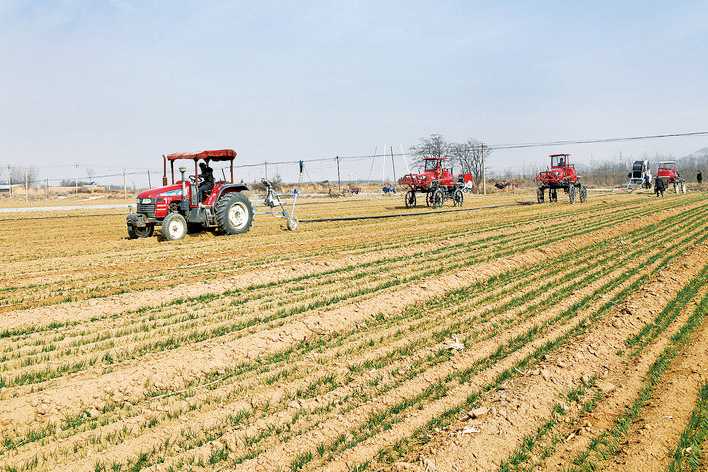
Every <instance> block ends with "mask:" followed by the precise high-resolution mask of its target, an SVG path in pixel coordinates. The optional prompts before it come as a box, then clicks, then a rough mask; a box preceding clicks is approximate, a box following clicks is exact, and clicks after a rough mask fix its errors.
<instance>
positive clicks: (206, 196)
mask: <svg viewBox="0 0 708 472" xmlns="http://www.w3.org/2000/svg"><path fill="white" fill-rule="evenodd" d="M235 158H236V152H235V151H234V150H232V149H221V150H215V151H202V152H199V153H176V154H168V155H167V156H162V161H163V176H162V185H163V186H162V187H159V188H153V189H150V190H146V191H144V192H142V193H140V194H139V195H138V201H137V208H136V212H135V213H130V214H129V215H128V217H127V220H126V223H127V225H128V236H129V237H130V238H131V239H136V238H149V237H150V236H152V235H153V232H154V230H155V227H156V226H159V227H160V234H161V235H162V238H163V239H166V240H177V239H182V238H184V236H185V235H186V234H187V232H188V231H189V230H191V229H193V228H195V227H196V228H201V229H215V230H218V231H220V232H222V233H225V234H239V233H245V232H246V231H248V230H249V229H250V228H251V224H252V223H253V207H252V205H251V202H250V200H249V199H248V197H247V196H246V195H245V194H244V193H243V192H244V191H245V190H248V187H247V186H246V185H245V184H243V183H234V159H235ZM177 160H189V161H193V162H194V175H190V176H189V178H188V179H186V178H185V172H186V171H187V168H186V167H180V168H179V171H180V174H181V178H180V180H178V181H175V166H174V164H175V161H177ZM200 160H202V161H203V163H205V164H206V166H208V165H209V163H210V162H220V161H226V162H229V164H230V180H229V181H228V182H227V181H226V175H224V174H223V170H222V175H223V180H215V179H208V180H215V181H213V182H208V184H211V185H205V186H203V187H202V189H201V191H200V183H202V181H204V177H203V176H202V175H200V174H199V168H200V166H199V165H197V164H198V163H199V161H200ZM168 162H169V163H170V172H171V183H170V184H169V185H168V184H167V163H168ZM209 187H211V188H210V189H209Z"/></svg>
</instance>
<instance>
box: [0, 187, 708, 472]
mask: <svg viewBox="0 0 708 472" xmlns="http://www.w3.org/2000/svg"><path fill="white" fill-rule="evenodd" d="M531 199H532V196H531V195H530V194H529V195H522V196H519V195H516V196H511V195H507V196H499V197H489V198H488V199H482V198H472V199H468V201H467V202H465V207H464V209H463V210H464V211H443V212H436V213H433V214H430V213H429V212H428V211H427V209H426V208H422V209H417V210H411V211H408V212H410V213H419V214H415V215H414V216H405V217H394V218H385V219H368V220H343V221H330V222H316V223H315V222H312V223H303V224H302V225H301V227H300V229H299V230H298V231H297V232H295V233H292V232H286V231H283V230H282V229H281V228H280V225H281V224H282V223H281V222H282V220H274V219H272V218H269V217H264V216H258V217H257V218H256V224H255V226H254V228H253V230H252V231H251V232H250V233H248V234H246V235H242V236H234V237H224V236H214V235H212V234H210V233H207V234H200V235H192V236H188V237H187V238H186V239H185V240H183V241H179V242H173V243H165V242H159V241H158V240H157V239H156V238H151V239H146V240H127V239H126V238H125V227H124V216H121V215H117V214H115V210H113V212H112V213H113V214H112V213H111V212H110V211H107V210H103V211H93V212H91V211H87V212H86V213H85V214H83V215H82V214H77V213H71V214H67V215H66V216H62V215H61V214H54V213H52V214H49V213H48V214H37V213H33V214H31V215H30V214H27V215H22V214H18V215H12V216H6V217H3V218H4V219H3V221H2V223H3V224H2V225H0V260H1V261H2V263H0V433H1V434H0V441H1V442H0V465H2V466H3V467H4V470H8V471H10V470H11V471H25V470H51V471H56V470H67V471H77V470H93V471H137V470H142V469H147V470H172V471H176V470H243V471H252V470H259V471H260V470H262V471H298V470H303V471H304V470H333V471H364V470H370V471H374V470H401V471H403V470H413V471H415V470H419V471H468V470H597V469H614V470H642V471H646V470H666V469H667V468H672V470H700V469H701V468H702V467H706V464H707V463H708V461H707V460H708V457H707V456H706V444H705V439H706V437H707V435H708V431H707V430H706V428H707V426H706V424H707V422H708V419H707V415H708V322H707V321H706V320H705V318H706V310H707V308H708V284H707V283H706V282H707V281H708V244H707V242H706V236H707V235H708V231H707V230H708V196H706V194H702V193H692V194H688V195H675V194H668V195H667V196H666V197H665V198H661V199H657V198H655V197H653V196H652V195H647V194H634V195H593V194H591V195H590V200H589V201H588V203H586V204H582V205H580V204H576V205H569V204H568V203H567V202H565V201H562V202H561V203H556V204H545V205H537V204H532V205H517V204H516V202H517V201H518V200H526V201H530V200H531ZM451 209H452V207H446V210H451ZM298 211H299V216H300V218H301V219H318V218H330V217H346V216H353V215H367V214H368V215H385V214H393V213H405V212H407V210H405V209H401V208H400V202H399V201H398V199H396V200H390V199H384V200H381V199H379V200H366V199H363V198H362V199H350V200H332V201H320V202H311V203H310V202H308V204H307V205H303V206H302V207H300V209H299V210H298ZM104 213H105V214H104ZM701 446H703V447H701Z"/></svg>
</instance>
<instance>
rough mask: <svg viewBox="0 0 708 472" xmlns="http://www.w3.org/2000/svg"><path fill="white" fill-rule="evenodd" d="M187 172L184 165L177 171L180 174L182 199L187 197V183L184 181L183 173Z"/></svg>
mask: <svg viewBox="0 0 708 472" xmlns="http://www.w3.org/2000/svg"><path fill="white" fill-rule="evenodd" d="M185 172H187V168H186V167H180V168H179V173H180V174H182V200H184V199H185V198H187V183H186V182H185V181H184V173H185Z"/></svg>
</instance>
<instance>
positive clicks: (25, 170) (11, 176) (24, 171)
mask: <svg viewBox="0 0 708 472" xmlns="http://www.w3.org/2000/svg"><path fill="white" fill-rule="evenodd" d="M0 176H1V177H0V182H2V183H3V184H5V185H7V184H9V183H10V182H12V183H13V185H20V184H21V185H24V184H25V180H27V182H28V183H29V184H30V186H31V185H33V184H34V182H36V181H37V180H38V179H39V170H37V168H36V167H31V166H28V167H23V166H7V167H6V168H5V169H4V172H0Z"/></svg>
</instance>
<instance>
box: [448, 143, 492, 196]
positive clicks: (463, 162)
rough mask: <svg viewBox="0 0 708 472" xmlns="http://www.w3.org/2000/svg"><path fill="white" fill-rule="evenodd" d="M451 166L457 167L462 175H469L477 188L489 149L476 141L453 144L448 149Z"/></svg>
mask: <svg viewBox="0 0 708 472" xmlns="http://www.w3.org/2000/svg"><path fill="white" fill-rule="evenodd" d="M449 153H450V156H451V157H452V159H453V164H454V165H455V166H459V167H460V168H461V169H462V172H464V173H467V172H469V173H471V174H472V177H473V178H474V186H475V188H477V187H478V185H479V183H480V182H481V181H482V174H483V173H482V169H483V168H482V166H483V165H484V164H485V161H486V159H488V158H489V153H490V150H489V147H487V146H484V145H483V144H482V143H481V142H480V141H478V140H476V139H472V138H470V139H468V140H467V141H466V142H464V143H453V144H450V147H449Z"/></svg>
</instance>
